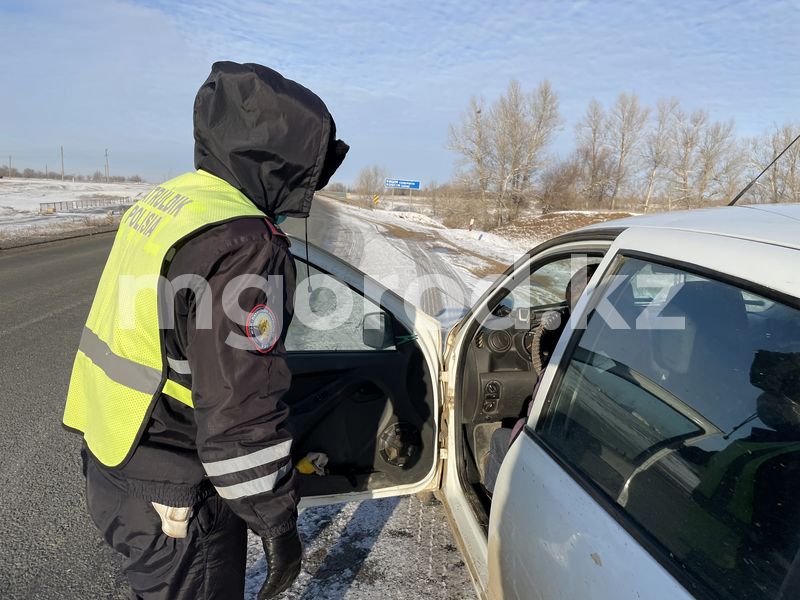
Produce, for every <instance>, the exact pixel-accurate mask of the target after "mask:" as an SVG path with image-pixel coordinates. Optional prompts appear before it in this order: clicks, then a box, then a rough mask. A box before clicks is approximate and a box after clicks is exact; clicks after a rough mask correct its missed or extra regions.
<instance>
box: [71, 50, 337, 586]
mask: <svg viewBox="0 0 800 600" xmlns="http://www.w3.org/2000/svg"><path fill="white" fill-rule="evenodd" d="M194 137H195V166H196V167H197V171H195V172H190V173H186V174H184V175H181V176H179V177H177V178H175V179H172V180H170V181H168V182H166V183H163V184H161V185H160V186H158V187H156V188H155V189H154V190H153V191H151V192H150V193H149V194H148V195H147V196H146V197H144V198H142V199H140V200H139V201H137V202H136V203H135V204H134V205H133V207H132V208H131V209H130V210H129V211H128V212H127V213H126V215H125V217H124V218H123V220H122V222H121V224H120V227H119V231H118V233H117V236H116V239H115V241H114V246H113V248H112V250H111V254H110V255H109V258H108V262H107V263H106V266H105V269H104V271H103V275H102V277H101V280H100V284H99V287H98V290H97V294H96V296H95V299H94V303H93V305H92V308H91V311H90V313H89V318H88V320H87V323H86V327H85V328H84V331H83V335H82V337H81V341H80V346H79V349H78V352H77V355H76V358H75V364H74V367H73V371H72V379H71V381H70V387H69V393H68V397H67V403H66V408H65V412H64V424H65V425H66V426H67V427H68V428H70V429H73V430H76V431H77V432H79V433H80V434H82V436H83V439H84V448H83V457H84V471H85V475H86V481H87V503H88V508H89V513H90V515H91V516H92V519H93V520H94V522H95V524H96V525H97V527H98V528H99V529H100V531H101V533H102V535H103V537H104V539H105V541H106V542H107V543H108V544H110V545H111V546H112V547H113V548H115V549H116V550H117V551H119V552H120V553H122V555H123V556H124V563H123V570H124V572H125V575H126V576H127V579H128V581H129V583H130V586H131V588H132V590H133V593H134V596H135V597H137V598H169V599H178V598H187V599H192V600H194V599H210V598H225V599H228V598H241V597H242V596H243V594H244V577H245V559H246V531H247V528H249V529H251V530H253V531H254V532H255V533H256V534H257V535H259V536H260V537H261V538H262V539H263V547H264V552H265V554H266V562H267V566H268V574H267V579H266V581H265V583H264V585H263V587H262V588H261V591H260V594H259V598H271V597H273V596H275V595H277V594H279V593H280V592H282V591H283V590H285V589H286V588H288V587H289V586H290V585H291V583H292V581H293V580H294V579H295V577H297V575H298V573H299V571H300V562H301V555H302V548H301V543H300V539H299V536H298V533H297V508H296V507H297V501H298V494H297V489H296V477H295V476H294V473H293V469H292V463H291V458H290V447H291V436H290V434H289V433H288V431H287V427H286V419H287V416H288V409H287V407H286V406H285V405H284V404H283V403H282V401H281V398H282V396H283V395H284V393H285V392H286V390H287V389H288V388H289V384H290V381H291V373H290V372H289V369H288V368H287V364H286V360H285V358H284V348H283V339H284V337H285V334H286V328H287V326H288V324H289V322H290V320H291V318H292V314H293V302H292V300H293V295H294V287H295V268H294V263H293V260H292V257H291V254H290V252H289V249H288V246H289V243H288V240H287V239H286V237H285V235H284V234H283V233H282V232H281V231H280V229H279V228H278V227H277V223H278V222H279V221H280V220H282V218H284V217H286V216H290V217H307V216H308V212H309V210H310V208H311V201H312V199H313V197H314V191H315V190H318V189H320V188H322V187H323V186H325V184H327V182H328V180H329V179H330V177H331V176H332V175H333V173H334V172H335V171H336V169H337V168H338V167H339V165H340V164H341V162H342V160H344V156H345V154H346V153H347V150H348V146H347V145H346V144H345V143H344V142H342V141H341V140H337V139H336V127H335V124H334V121H333V118H332V117H331V115H330V113H329V112H328V110H327V108H326V106H325V104H324V103H323V102H322V101H321V100H320V99H319V98H318V97H317V96H316V95H315V94H313V93H312V92H311V91H309V90H308V89H306V88H304V87H303V86H301V85H299V84H297V83H295V82H294V81H291V80H288V79H285V78H283V77H282V76H281V75H280V74H279V73H277V72H275V71H273V70H271V69H268V68H266V67H263V66H260V65H255V64H236V63H233V62H219V63H215V64H214V65H213V67H212V69H211V74H210V76H209V77H208V79H207V80H206V82H205V83H204V84H203V86H202V87H201V88H200V91H199V92H198V94H197V97H196V99H195V104H194Z"/></svg>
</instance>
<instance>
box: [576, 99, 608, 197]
mask: <svg viewBox="0 0 800 600" xmlns="http://www.w3.org/2000/svg"><path fill="white" fill-rule="evenodd" d="M575 141H576V146H577V154H578V158H579V161H580V163H581V164H582V166H583V169H582V170H583V174H582V180H583V183H582V186H581V190H580V193H581V196H582V197H583V198H584V203H585V207H586V208H590V206H591V205H592V204H596V205H598V206H599V205H600V204H601V203H602V202H603V200H604V199H605V198H606V196H607V195H608V194H609V180H610V167H611V165H610V153H609V150H608V146H607V131H606V113H605V110H604V109H603V107H602V105H601V104H600V103H599V102H598V101H597V100H595V99H592V100H591V102H589V107H588V108H587V109H586V114H585V115H584V117H583V119H581V120H580V121H579V122H578V124H577V125H576V126H575Z"/></svg>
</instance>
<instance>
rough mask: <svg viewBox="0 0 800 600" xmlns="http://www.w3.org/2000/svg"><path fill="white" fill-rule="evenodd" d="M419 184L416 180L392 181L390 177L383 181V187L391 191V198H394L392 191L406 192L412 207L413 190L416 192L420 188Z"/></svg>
mask: <svg viewBox="0 0 800 600" xmlns="http://www.w3.org/2000/svg"><path fill="white" fill-rule="evenodd" d="M420 183H421V182H420V181H419V180H418V179H394V178H392V177H387V178H386V179H384V180H383V187H384V188H387V189H390V190H392V196H394V190H408V198H409V202H410V203H411V206H412V207H413V206H414V192H413V190H418V189H419V188H420ZM392 208H394V206H392Z"/></svg>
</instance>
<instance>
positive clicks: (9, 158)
mask: <svg viewBox="0 0 800 600" xmlns="http://www.w3.org/2000/svg"><path fill="white" fill-rule="evenodd" d="M8 176H9V177H11V155H10V154H9V155H8Z"/></svg>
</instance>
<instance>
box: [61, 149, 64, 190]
mask: <svg viewBox="0 0 800 600" xmlns="http://www.w3.org/2000/svg"><path fill="white" fill-rule="evenodd" d="M61 181H64V146H61Z"/></svg>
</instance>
